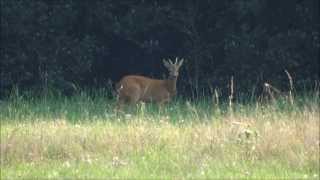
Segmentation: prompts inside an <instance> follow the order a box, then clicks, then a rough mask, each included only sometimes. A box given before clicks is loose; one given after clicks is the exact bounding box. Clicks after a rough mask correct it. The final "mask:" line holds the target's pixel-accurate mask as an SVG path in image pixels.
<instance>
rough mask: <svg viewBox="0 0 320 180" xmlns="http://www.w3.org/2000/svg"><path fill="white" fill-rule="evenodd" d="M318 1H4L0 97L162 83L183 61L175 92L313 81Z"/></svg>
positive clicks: (283, 86)
mask: <svg viewBox="0 0 320 180" xmlns="http://www.w3.org/2000/svg"><path fill="white" fill-rule="evenodd" d="M318 13H319V1H318V0H202V1H200V0H199V1H196V0H186V1H177V0H176V1H168V0H95V1H81V0H68V1H65V0H1V57H0V61H1V64H0V65H1V91H0V93H1V96H2V97H3V96H5V95H7V94H8V92H10V91H11V90H12V88H14V87H18V88H19V89H22V90H30V89H31V90H36V91H37V90H43V89H55V90H59V91H61V92H63V93H66V94H67V93H68V92H69V91H70V90H75V89H77V88H103V87H107V86H109V84H110V82H116V81H118V80H119V79H120V78H121V77H122V76H124V75H127V74H141V75H147V76H151V77H156V78H163V77H164V76H165V75H166V74H167V72H166V69H165V68H164V67H163V65H162V59H164V58H165V59H167V58H174V57H180V58H184V59H185V63H184V65H183V68H182V72H181V73H180V77H179V81H178V89H179V90H180V93H181V94H183V93H184V94H185V95H191V94H192V93H198V94H199V93H202V92H204V93H208V92H210V91H211V90H212V89H215V88H217V89H220V90H221V92H222V93H223V92H226V93H227V91H224V90H226V89H227V88H228V83H229V80H230V78H231V76H233V77H234V82H235V88H236V92H244V93H245V92H249V91H251V90H252V88H257V89H258V91H257V92H259V89H261V88H262V86H263V83H264V82H269V83H271V84H272V85H274V86H275V87H277V88H279V89H282V90H286V89H287V88H288V77H287V75H286V73H285V72H284V71H285V70H287V71H288V72H289V73H290V74H291V76H292V78H293V80H294V85H295V87H296V89H297V90H299V89H306V88H307V89H308V88H312V85H313V84H314V83H315V82H316V81H319V77H318V73H319V66H318V65H319V64H318V56H319V31H318V30H319V23H318V21H319V14H318Z"/></svg>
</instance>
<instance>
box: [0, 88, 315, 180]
mask: <svg viewBox="0 0 320 180" xmlns="http://www.w3.org/2000/svg"><path fill="white" fill-rule="evenodd" d="M319 102H320V101H319V92H318V91H317V92H314V93H310V94H307V95H303V96H299V97H295V98H294V101H293V104H292V103H290V102H289V101H287V100H286V99H285V98H278V99H276V100H274V101H269V102H262V101H258V100H252V101H249V102H235V103H234V104H233V105H232V109H230V108H229V106H228V104H227V103H217V102H216V101H212V100H211V99H210V98H208V99H203V100H198V101H187V100H181V99H179V100H176V101H174V102H172V103H170V104H169V105H168V106H165V107H161V108H159V107H157V106H156V105H153V104H139V105H138V106H136V107H131V108H128V109H126V110H125V113H115V112H114V110H113V108H114V101H113V100H108V99H107V98H106V97H105V96H103V95H102V93H97V94H96V95H90V96H89V95H87V94H85V93H81V94H79V95H76V96H73V97H70V98H65V97H60V96H57V97H47V98H39V97H34V96H30V97H29V96H22V95H19V94H18V93H17V94H14V95H13V96H12V97H11V98H9V99H8V100H6V101H2V102H1V104H0V120H1V134H0V138H1V146H0V147H1V179H10V178H12V179H15V178H30V179H34V178H139V179H140V178H149V179H150V178H161V179H182V178H196V179H198V178H289V179H292V178H307V179H313V178H314V179H319V168H320V164H319V158H320V157H319V153H320V141H319V140H320V139H319V138H320V137H319V133H320V132H319V125H320V120H319V115H320V111H319Z"/></svg>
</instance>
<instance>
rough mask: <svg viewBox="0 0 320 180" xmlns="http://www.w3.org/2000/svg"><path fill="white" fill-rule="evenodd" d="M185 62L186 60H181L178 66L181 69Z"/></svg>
mask: <svg viewBox="0 0 320 180" xmlns="http://www.w3.org/2000/svg"><path fill="white" fill-rule="evenodd" d="M183 61H184V59H181V60H180V62H179V66H178V67H179V68H180V67H181V66H182V63H183Z"/></svg>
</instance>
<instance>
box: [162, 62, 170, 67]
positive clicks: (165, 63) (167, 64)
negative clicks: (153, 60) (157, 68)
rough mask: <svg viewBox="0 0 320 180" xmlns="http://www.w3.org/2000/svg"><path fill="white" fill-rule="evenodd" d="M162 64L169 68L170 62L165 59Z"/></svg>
mask: <svg viewBox="0 0 320 180" xmlns="http://www.w3.org/2000/svg"><path fill="white" fill-rule="evenodd" d="M162 62H163V65H164V66H165V67H166V68H169V67H170V64H169V63H168V61H166V60H163V61H162Z"/></svg>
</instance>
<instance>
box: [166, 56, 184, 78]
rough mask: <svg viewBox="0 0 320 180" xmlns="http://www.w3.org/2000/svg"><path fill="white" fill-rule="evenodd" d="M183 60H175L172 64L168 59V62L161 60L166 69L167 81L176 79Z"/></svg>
mask: <svg viewBox="0 0 320 180" xmlns="http://www.w3.org/2000/svg"><path fill="white" fill-rule="evenodd" d="M182 63H183V59H181V60H180V61H179V62H178V58H176V62H175V63H173V62H172V61H171V60H170V59H169V60H168V61H166V60H163V64H164V66H165V67H166V68H167V69H168V71H169V79H170V78H176V77H178V76H179V69H180V67H181V66H182Z"/></svg>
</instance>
